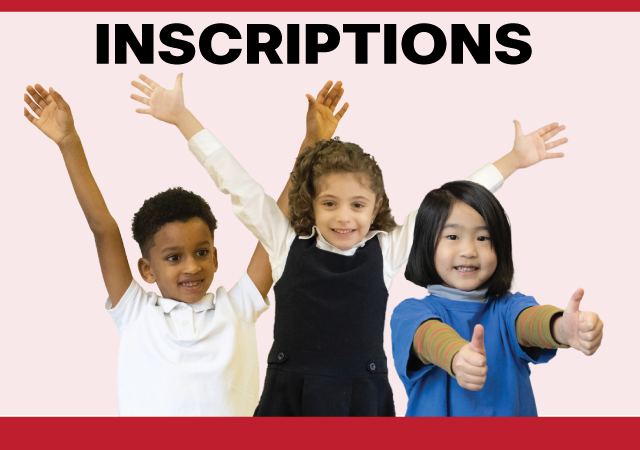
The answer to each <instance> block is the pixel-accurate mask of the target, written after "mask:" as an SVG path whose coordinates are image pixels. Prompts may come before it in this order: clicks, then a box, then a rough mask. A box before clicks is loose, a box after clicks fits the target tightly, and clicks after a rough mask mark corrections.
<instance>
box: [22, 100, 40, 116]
mask: <svg viewBox="0 0 640 450" xmlns="http://www.w3.org/2000/svg"><path fill="white" fill-rule="evenodd" d="M24 102H25V103H26V104H27V105H29V108H31V111H33V112H34V113H35V114H36V115H37V116H38V117H40V114H41V113H42V108H40V106H38V105H37V104H36V103H35V102H34V101H33V100H32V99H31V97H29V96H28V95H27V94H24Z"/></svg>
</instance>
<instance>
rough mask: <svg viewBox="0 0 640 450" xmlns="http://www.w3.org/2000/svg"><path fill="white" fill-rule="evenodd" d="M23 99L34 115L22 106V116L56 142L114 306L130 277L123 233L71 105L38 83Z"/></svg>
mask: <svg viewBox="0 0 640 450" xmlns="http://www.w3.org/2000/svg"><path fill="white" fill-rule="evenodd" d="M27 92H28V93H29V94H30V95H31V97H29V95H27V94H25V96H24V100H25V102H26V103H27V105H29V107H30V108H31V110H32V111H33V113H34V114H35V117H34V116H33V115H31V114H30V113H29V111H28V110H27V108H25V109H24V115H25V117H26V118H27V119H28V120H29V121H30V122H31V123H33V124H34V125H35V126H36V127H37V128H38V129H39V130H40V131H42V132H43V133H44V134H45V136H47V137H48V138H50V139H51V140H52V141H53V142H55V143H56V144H57V145H58V147H59V148H60V153H61V154H62V157H63V159H64V163H65V165H66V167H67V172H68V173H69V178H70V179H71V184H72V186H73V190H74V191H75V194H76V197H77V199H78V202H79V203H80V207H81V208H82V212H84V215H85V217H86V219H87V222H88V223H89V228H90V229H91V231H92V233H93V236H94V238H95V242H96V248H97V250H98V259H99V261H100V268H101V269H102V277H103V279H104V283H105V286H106V287H107V292H108V293H109V297H110V299H111V303H112V305H113V306H114V307H115V306H116V305H117V304H118V302H119V301H120V299H121V298H122V296H123V295H124V293H125V292H126V291H127V289H128V288H129V285H130V284H131V281H132V280H133V277H132V275H131V269H130V268H129V263H128V261H127V255H126V253H125V250H124V244H123V243H122V236H120V230H119V229H118V225H117V223H116V221H115V220H114V219H113V217H112V216H111V214H110V213H109V210H108V209H107V205H106V203H105V201H104V199H103V198H102V194H101V193H100V189H99V188H98V185H97V184H96V181H95V180H94V178H93V175H92V174H91V170H90V169H89V164H88V163H87V158H86V156H85V154H84V149H83V148H82V143H81V142H80V137H79V136H78V133H77V132H76V129H75V126H74V123H73V116H72V115H71V108H69V105H68V104H67V102H66V101H65V100H64V99H63V98H62V96H61V95H60V94H58V93H57V92H56V91H55V90H54V89H53V88H50V92H48V91H47V90H46V89H44V88H43V87H42V86H40V85H39V84H36V85H35V89H34V87H32V86H27Z"/></svg>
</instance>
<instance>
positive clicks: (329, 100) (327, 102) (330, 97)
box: [323, 81, 342, 112]
mask: <svg viewBox="0 0 640 450" xmlns="http://www.w3.org/2000/svg"><path fill="white" fill-rule="evenodd" d="M341 86H342V81H338V82H337V83H336V84H335V86H333V89H331V90H330V91H329V93H328V94H327V96H326V98H325V99H324V102H323V104H324V106H327V107H329V108H331V106H332V105H333V103H336V105H337V103H338V101H339V100H340V99H338V100H335V98H336V96H337V95H338V93H339V92H340V87H341ZM333 109H335V106H333ZM333 109H332V110H331V112H333Z"/></svg>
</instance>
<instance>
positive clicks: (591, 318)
mask: <svg viewBox="0 0 640 450" xmlns="http://www.w3.org/2000/svg"><path fill="white" fill-rule="evenodd" d="M583 295H584V290H583V289H578V290H577V291H576V292H575V293H574V294H573V296H572V297H571V300H569V305H567V309H565V310H564V313H563V314H562V319H560V320H556V321H555V323H554V324H553V330H552V331H553V333H554V336H553V337H554V339H556V341H557V342H559V343H560V344H565V345H570V346H571V347H572V348H575V349H576V350H580V351H581V352H582V353H584V354H585V355H587V356H589V355H593V354H594V353H595V352H596V350H598V347H600V343H601V342H602V329H603V327H604V323H603V322H602V320H600V317H598V315H597V314H596V313H593V312H586V311H580V309H579V307H580V301H581V300H582V296H583Z"/></svg>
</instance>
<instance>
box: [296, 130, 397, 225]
mask: <svg viewBox="0 0 640 450" xmlns="http://www.w3.org/2000/svg"><path fill="white" fill-rule="evenodd" d="M354 172H355V173H363V174H365V175H367V177H368V178H369V183H370V184H369V188H370V189H371V190H372V191H373V192H374V194H376V202H378V201H381V203H380V209H379V210H378V214H377V215H376V218H375V220H374V221H373V224H371V230H382V231H391V230H393V229H394V228H395V227H397V226H398V225H397V224H396V222H395V220H394V219H393V216H392V215H391V208H390V207H389V198H388V197H387V193H386V192H385V190H384V181H383V180H382V171H381V170H380V167H379V166H378V164H377V163H376V161H375V159H374V158H373V156H371V155H369V154H368V153H365V152H364V151H363V150H362V149H361V148H360V147H359V146H358V145H356V144H352V143H350V142H341V141H340V138H338V137H335V138H333V139H331V140H328V141H326V140H322V141H320V142H318V143H316V146H315V148H311V147H307V148H306V149H304V150H303V152H302V153H301V154H300V156H298V159H297V160H296V165H295V167H294V168H293V172H292V173H291V183H292V185H291V189H289V218H290V220H291V225H292V226H293V228H294V230H295V232H296V234H297V235H299V236H308V235H310V234H311V230H312V229H313V226H314V225H315V222H316V218H315V214H314V212H313V199H314V198H315V196H316V194H317V190H318V180H319V179H320V177H321V176H322V175H326V174H329V173H354Z"/></svg>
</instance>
